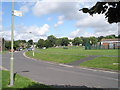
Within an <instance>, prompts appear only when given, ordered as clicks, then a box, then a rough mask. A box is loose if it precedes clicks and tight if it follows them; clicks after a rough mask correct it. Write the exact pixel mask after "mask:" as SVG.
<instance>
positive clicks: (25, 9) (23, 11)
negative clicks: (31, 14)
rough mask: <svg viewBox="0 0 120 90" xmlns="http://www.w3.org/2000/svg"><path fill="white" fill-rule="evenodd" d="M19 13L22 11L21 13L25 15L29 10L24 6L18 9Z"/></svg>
mask: <svg viewBox="0 0 120 90" xmlns="http://www.w3.org/2000/svg"><path fill="white" fill-rule="evenodd" d="M20 11H22V13H26V12H28V11H29V8H28V7H27V6H26V5H24V6H22V7H21V8H20Z"/></svg>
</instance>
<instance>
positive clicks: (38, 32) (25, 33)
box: [3, 24, 50, 41]
mask: <svg viewBox="0 0 120 90" xmlns="http://www.w3.org/2000/svg"><path fill="white" fill-rule="evenodd" d="M18 27H19V26H18ZM16 28H17V27H16ZM49 28H50V27H49V25H48V24H44V25H43V26H41V27H38V26H30V27H26V26H22V27H21V28H20V29H21V30H22V31H19V30H15V32H14V39H15V40H19V39H20V40H27V41H28V40H30V39H33V40H34V41H37V40H38V39H40V38H42V39H46V38H47V37H46V34H47V32H48V31H49ZM30 32H32V33H30ZM10 36H11V31H4V34H3V37H5V39H7V40H10Z"/></svg>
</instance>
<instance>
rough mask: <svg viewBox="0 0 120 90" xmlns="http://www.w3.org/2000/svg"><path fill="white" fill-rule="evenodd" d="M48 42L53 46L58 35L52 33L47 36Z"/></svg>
mask: <svg viewBox="0 0 120 90" xmlns="http://www.w3.org/2000/svg"><path fill="white" fill-rule="evenodd" d="M47 40H48V41H47V42H48V43H49V44H50V45H49V46H50V47H53V46H54V45H55V42H56V37H55V36H53V35H50V36H48V37H47Z"/></svg>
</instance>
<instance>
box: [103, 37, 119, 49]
mask: <svg viewBox="0 0 120 90" xmlns="http://www.w3.org/2000/svg"><path fill="white" fill-rule="evenodd" d="M101 48H103V49H120V38H115V39H102V40H101Z"/></svg>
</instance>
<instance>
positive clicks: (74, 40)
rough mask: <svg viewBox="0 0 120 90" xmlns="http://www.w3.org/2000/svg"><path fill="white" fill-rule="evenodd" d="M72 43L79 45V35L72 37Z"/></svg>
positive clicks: (80, 42) (80, 40) (80, 41)
mask: <svg viewBox="0 0 120 90" xmlns="http://www.w3.org/2000/svg"><path fill="white" fill-rule="evenodd" d="M72 43H73V45H78V46H79V45H80V44H82V39H81V38H79V37H75V38H74V39H73V41H72Z"/></svg>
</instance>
